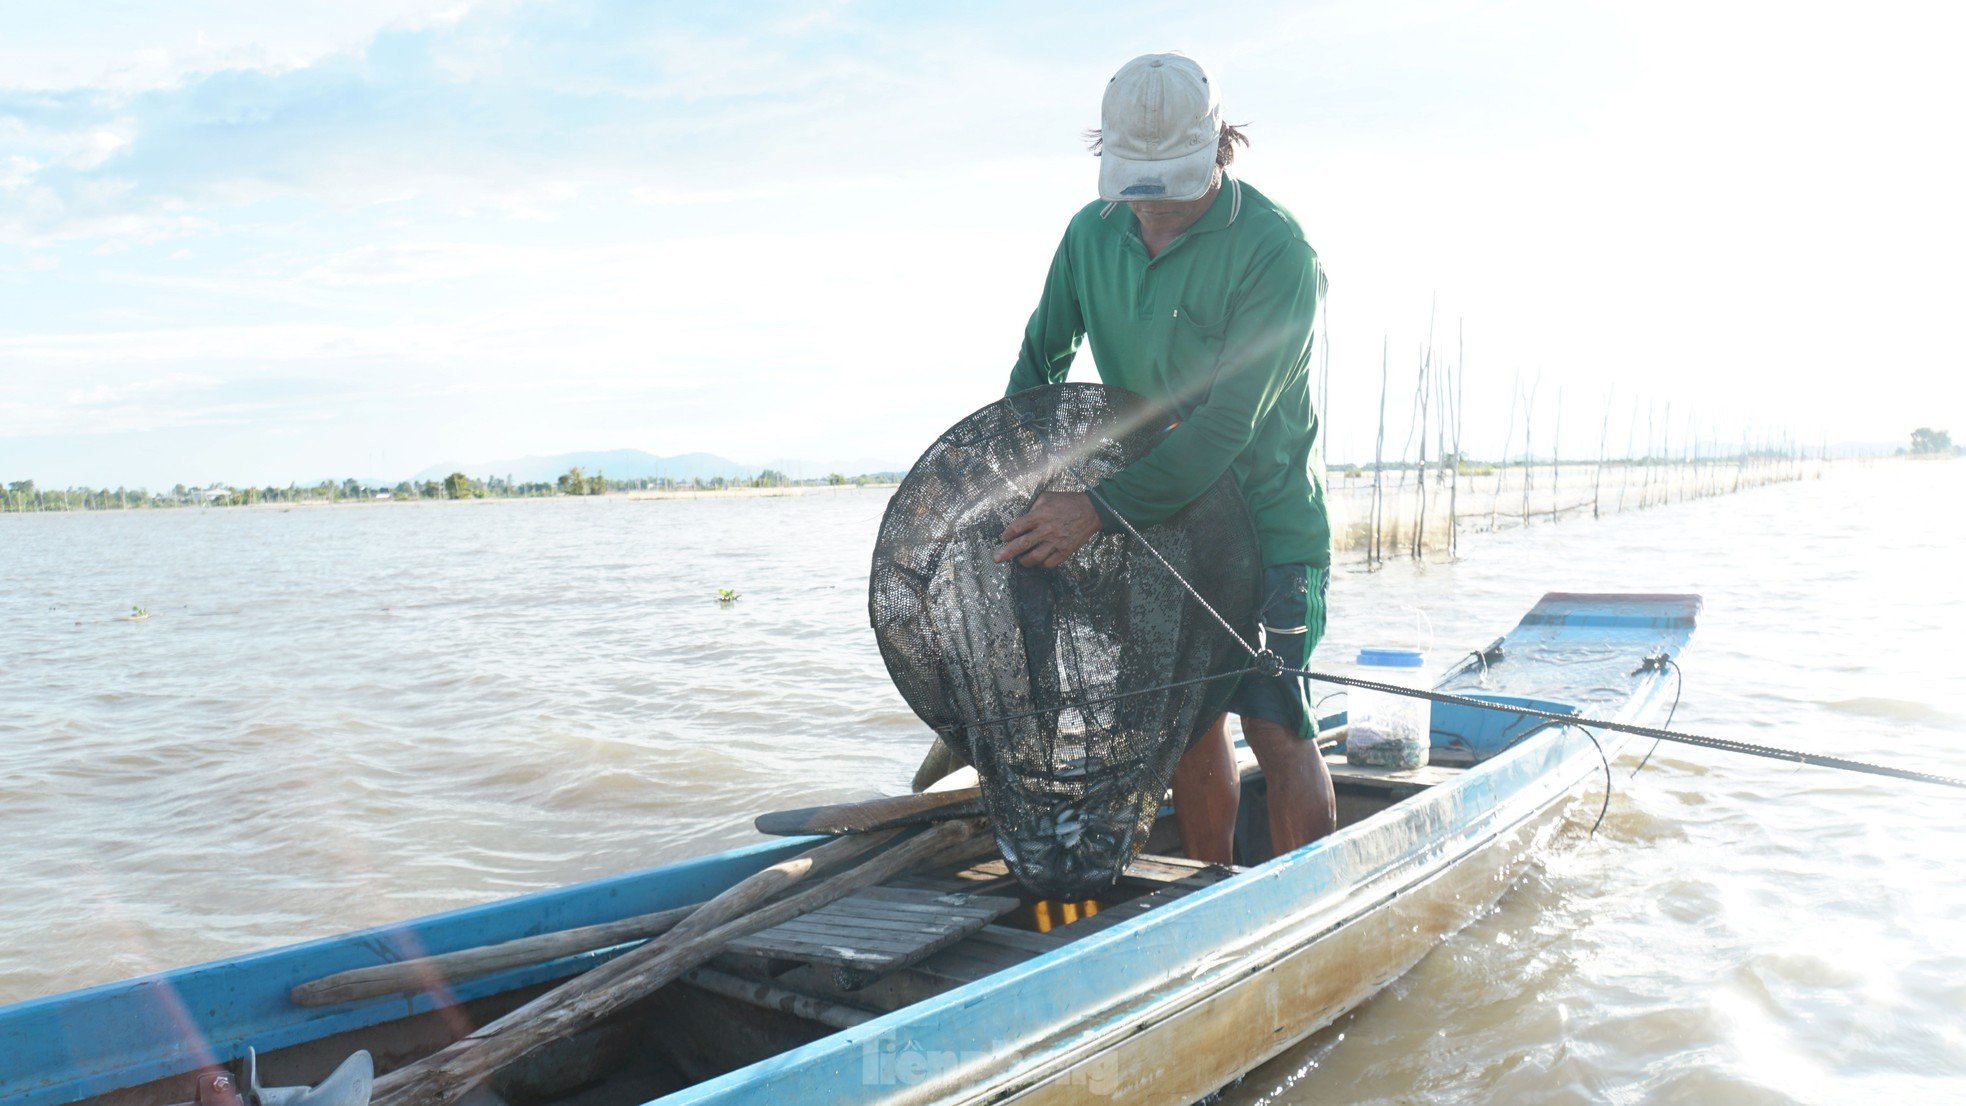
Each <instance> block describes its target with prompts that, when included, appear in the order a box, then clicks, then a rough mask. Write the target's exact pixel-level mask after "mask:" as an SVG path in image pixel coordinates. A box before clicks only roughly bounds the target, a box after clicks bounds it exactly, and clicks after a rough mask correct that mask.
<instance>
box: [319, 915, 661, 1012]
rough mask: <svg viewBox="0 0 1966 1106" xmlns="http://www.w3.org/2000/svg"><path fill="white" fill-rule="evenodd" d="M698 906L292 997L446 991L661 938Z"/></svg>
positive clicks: (399, 965) (357, 971)
mask: <svg viewBox="0 0 1966 1106" xmlns="http://www.w3.org/2000/svg"><path fill="white" fill-rule="evenodd" d="M695 910H696V907H695V906H679V907H677V908H675V909H674V910H659V911H657V912H655V913H653V914H643V915H641V916H639V917H634V918H623V919H621V920H620V921H617V922H603V923H601V924H599V925H591V926H581V927H580V928H578V929H563V930H560V931H558V932H555V933H539V934H534V935H533V936H531V937H520V938H517V939H516V940H511V941H505V942H503V943H501V944H496V945H485V946H484V947H482V948H475V949H459V950H458V951H456V952H446V953H439V954H437V955H435V956H423V957H418V958H416V959H414V960H400V961H397V962H396V963H393V964H377V965H375V966H373V967H368V968H353V969H350V970H349V971H345V972H336V973H335V974H333V975H330V976H324V977H323V978H320V979H316V980H312V981H310V982H307V983H302V984H300V985H299V986H297V987H295V988H294V989H293V990H292V991H290V992H289V993H288V997H289V998H290V999H291V1000H292V1001H293V1002H294V1004H295V1005H298V1006H329V1005H333V1004H334V1003H337V1002H353V1001H355V1000H356V999H364V998H375V997H376V996H377V995H393V994H400V993H408V992H416V991H436V992H441V991H443V990H445V989H446V988H448V987H449V986H450V985H451V984H453V983H457V982H459V981H461V980H466V979H471V978H473V977H475V976H481V975H487V974H489V973H491V972H496V971H503V970H505V969H506V968H517V967H521V966H523V965H526V964H540V963H544V962H545V961H548V960H557V959H559V958H560V957H562V956H574V955H577V954H579V953H583V952H593V951H594V950H595V949H605V948H610V947H612V946H614V945H621V944H626V943H627V942H630V941H645V940H648V939H649V938H651V937H658V936H660V935H662V934H664V933H667V932H668V931H669V930H671V929H673V928H675V926H676V923H678V922H680V921H682V920H683V919H684V918H687V917H689V916H690V914H691V913H693V912H694V911H695Z"/></svg>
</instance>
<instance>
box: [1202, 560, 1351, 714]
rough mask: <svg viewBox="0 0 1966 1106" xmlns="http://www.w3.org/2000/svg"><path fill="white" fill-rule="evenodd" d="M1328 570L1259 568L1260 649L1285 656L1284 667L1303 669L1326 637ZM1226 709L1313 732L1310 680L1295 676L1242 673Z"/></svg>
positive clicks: (1293, 566) (1302, 567)
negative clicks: (1313, 651)
mask: <svg viewBox="0 0 1966 1106" xmlns="http://www.w3.org/2000/svg"><path fill="white" fill-rule="evenodd" d="M1330 585H1331V570H1330V569H1326V568H1312V567H1310V566H1308V565H1281V566H1279V567H1276V568H1266V569H1264V570H1263V613H1262V623H1263V647H1264V648H1266V649H1269V650H1271V651H1272V652H1274V653H1276V655H1277V656H1279V657H1281V658H1283V664H1284V667H1286V668H1303V667H1304V666H1305V664H1306V662H1308V661H1309V660H1310V659H1311V650H1312V649H1314V648H1316V647H1317V643H1318V639H1319V638H1322V637H1323V636H1324V597H1325V592H1326V590H1327V589H1329V587H1330ZM1228 711H1229V713H1230V714H1233V715H1236V716H1238V717H1241V718H1261V719H1264V720H1266V721H1270V722H1275V723H1277V724H1278V725H1280V726H1283V727H1285V728H1287V729H1291V730H1295V731H1297V734H1298V736H1300V737H1304V738H1315V737H1316V736H1317V715H1316V712H1315V711H1314V710H1313V709H1312V705H1311V699H1310V681H1308V680H1305V679H1302V678H1300V677H1297V676H1257V675H1253V674H1252V675H1248V676H1244V677H1243V678H1242V680H1241V681H1240V682H1238V683H1237V684H1236V690H1235V694H1233V695H1231V696H1229V706H1228Z"/></svg>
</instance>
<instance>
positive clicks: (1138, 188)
mask: <svg viewBox="0 0 1966 1106" xmlns="http://www.w3.org/2000/svg"><path fill="white" fill-rule="evenodd" d="M1214 181H1215V147H1213V146H1208V147H1204V148H1203V149H1200V150H1196V151H1195V152H1194V153H1192V154H1184V155H1182V156H1181V157H1175V158H1168V159H1167V160H1165V161H1134V160H1131V159H1129V158H1123V157H1120V156H1118V155H1116V154H1114V153H1112V152H1110V151H1106V152H1102V153H1101V154H1100V155H1099V198H1100V199H1102V200H1117V201H1119V202H1120V203H1131V202H1132V201H1134V200H1147V201H1150V202H1154V203H1182V202H1184V201H1187V200H1199V199H1201V198H1202V197H1203V196H1205V195H1207V194H1208V186H1209V185H1210V184H1213V183H1214Z"/></svg>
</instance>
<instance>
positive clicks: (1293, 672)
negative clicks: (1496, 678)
mask: <svg viewBox="0 0 1966 1106" xmlns="http://www.w3.org/2000/svg"><path fill="white" fill-rule="evenodd" d="M1284 674H1285V675H1289V676H1299V677H1302V678H1304V679H1307V680H1317V681H1320V682H1322V683H1328V684H1341V685H1343V686H1345V687H1354V688H1362V689H1364V690H1367V691H1379V692H1384V693H1385V694H1387V695H1405V696H1408V697H1410V698H1414V699H1426V700H1428V701H1430V702H1435V703H1445V704H1447V705H1449V706H1456V707H1474V708H1476V709H1478V710H1494V711H1501V712H1502V713H1504V714H1520V715H1523V716H1524V717H1528V718H1544V719H1548V720H1549V721H1552V722H1570V723H1574V724H1576V725H1579V726H1595V727H1597V728H1598V729H1603V730H1613V731H1616V732H1618V733H1628V734H1633V735H1635V736H1638V737H1650V738H1656V739H1658V740H1660V741H1676V742H1678V743H1680V744H1682V745H1698V746H1700V747H1701V748H1705V749H1719V750H1720V751H1722V752H1726V753H1745V754H1747V755H1748V756H1756V757H1767V758H1769V759H1770V760H1783V761H1790V762H1793V763H1796V764H1813V765H1815V766H1816V767H1818V768H1840V769H1843V770H1844V771H1846V772H1863V773H1866V774H1869V775H1873V776H1888V777H1890V778H1892V779H1899V780H1911V781H1913V782H1915V783H1930V784H1937V785H1939V786H1941V787H1958V788H1966V779H1960V778H1959V777H1957V776H1941V775H1938V774H1936V773H1933V772H1920V771H1917V770H1915V769H1911V768H1897V767H1893V766H1891V765H1888V764H1872V763H1870V762H1868V761H1862V760H1850V759H1848V758H1845V757H1833V756H1826V755H1824V754H1822V753H1805V752H1802V751H1801V750H1799V749H1784V748H1781V747H1779V746H1775V745H1756V744H1754V743H1753V742H1748V741H1733V740H1730V739H1728V738H1724V737H1705V736H1702V735H1700V734H1691V733H1685V732H1682V731H1678V730H1667V729H1661V728H1659V727H1657V726H1640V725H1636V724H1634V723H1630V722H1612V721H1610V720H1608V719H1603V718H1586V717H1585V716H1583V715H1581V714H1574V713H1573V714H1557V713H1556V712H1554V711H1547V710H1537V709H1535V708H1534V707H1523V706H1517V705H1515V704H1513V703H1491V702H1489V701H1487V700H1485V699H1470V698H1468V697H1467V696H1465V695H1451V694H1449V693H1447V692H1444V691H1422V690H1421V689H1419V688H1413V687H1402V686H1400V685H1398V684H1382V683H1379V682H1378V681H1376V680H1361V679H1358V678H1357V677H1355V676H1333V675H1329V674H1327V673H1323V672H1312V671H1310V670H1308V669H1302V668H1286V669H1284Z"/></svg>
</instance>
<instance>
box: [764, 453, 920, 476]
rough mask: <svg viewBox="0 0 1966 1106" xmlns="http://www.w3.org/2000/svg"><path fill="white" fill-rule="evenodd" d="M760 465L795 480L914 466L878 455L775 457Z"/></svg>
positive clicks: (863, 473) (855, 474)
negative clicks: (815, 458) (813, 458)
mask: <svg viewBox="0 0 1966 1106" xmlns="http://www.w3.org/2000/svg"><path fill="white" fill-rule="evenodd" d="M759 467H760V468H768V469H777V470H778V471H779V472H782V473H784V474H785V475H787V476H789V477H791V478H792V479H794V480H823V479H825V478H826V477H827V476H830V475H832V474H833V473H836V472H837V473H839V474H840V475H841V476H870V475H872V474H874V473H877V472H907V471H908V470H909V469H910V468H912V467H914V466H913V465H911V464H908V465H904V464H900V463H897V462H895V461H893V460H887V459H882V458H878V457H851V458H848V459H846V460H832V461H801V460H799V459H798V458H796V457H775V458H773V459H772V460H769V461H766V462H765V463H764V464H763V465H761V466H759Z"/></svg>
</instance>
